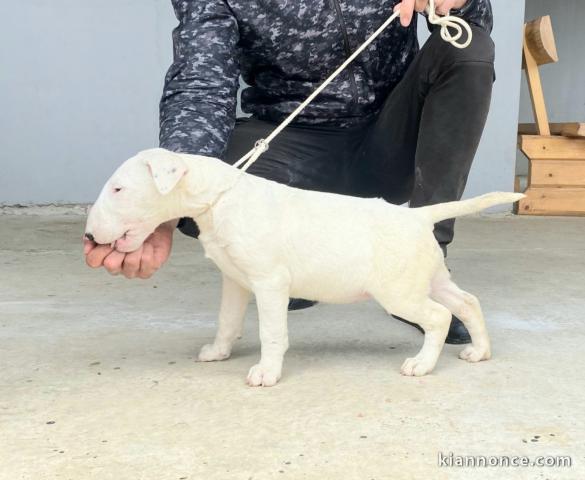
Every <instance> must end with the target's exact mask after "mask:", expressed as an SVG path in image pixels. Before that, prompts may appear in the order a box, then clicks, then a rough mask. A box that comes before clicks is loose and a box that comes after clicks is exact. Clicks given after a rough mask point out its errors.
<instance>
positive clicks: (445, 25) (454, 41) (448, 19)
mask: <svg viewBox="0 0 585 480" xmlns="http://www.w3.org/2000/svg"><path fill="white" fill-rule="evenodd" d="M426 11H427V14H428V20H429V23H431V24H432V25H437V26H440V27H441V38H442V39H443V40H445V42H447V43H450V44H451V45H453V46H454V47H456V48H467V47H468V46H469V44H470V43H471V40H472V37H473V33H472V31H471V27H470V26H469V24H468V23H467V22H466V21H465V20H463V19H461V18H459V17H452V16H451V15H446V16H444V17H441V16H439V15H437V14H436V11H435V0H429V5H428V7H427V10H426ZM399 16H400V10H396V11H395V12H394V13H393V14H392V15H391V16H390V18H388V20H386V21H385V22H384V23H383V24H382V25H381V26H380V27H379V28H378V29H377V30H376V31H375V32H374V33H373V34H372V35H371V36H370V37H369V38H368V39H367V40H366V41H365V42H364V43H363V44H362V45H361V46H360V47H359V48H358V49H357V50H356V51H355V52H353V54H351V55H350V56H349V57H348V58H347V60H345V62H343V63H342V64H341V66H340V67H339V68H338V69H337V70H335V71H334V72H333V73H332V74H331V75H330V76H329V77H328V78H327V79H326V80H325V81H324V82H323V83H322V84H321V85H320V86H319V87H318V88H317V89H316V90H315V91H314V92H313V93H312V94H311V95H309V96H308V97H307V99H306V100H305V101H304V102H303V103H301V104H300V105H299V106H298V107H297V108H296V109H295V110H294V111H293V112H292V113H291V114H290V115H289V116H288V117H286V118H285V119H284V121H283V122H282V123H281V124H280V125H278V126H277V127H276V128H275V129H274V130H273V131H272V133H270V135H268V136H267V137H266V138H261V139H260V140H258V141H257V142H256V144H255V146H254V148H253V149H252V150H250V151H249V152H248V153H246V155H244V156H243V157H242V158H240V159H239V160H238V161H237V162H236V163H235V164H234V167H236V168H238V167H240V166H241V165H242V164H243V167H242V171H243V172H245V171H246V170H247V169H248V168H250V166H251V165H252V164H253V163H254V162H255V161H256V160H258V158H259V157H260V155H262V154H263V153H264V152H265V151H266V150H268V147H269V146H270V142H272V140H274V139H275V138H276V136H277V135H278V134H279V133H280V132H282V131H283V130H284V129H285V128H286V127H287V126H288V125H289V124H290V123H291V122H292V121H293V120H294V119H295V118H296V117H297V116H299V114H300V113H301V112H302V111H303V110H304V109H305V108H306V107H307V106H308V105H309V104H310V103H311V102H312V101H313V100H315V98H316V97H317V95H319V94H320V93H321V92H322V91H323V90H325V88H327V86H328V85H329V84H330V83H331V82H332V81H333V80H335V78H336V77H337V76H338V75H339V74H340V73H341V72H343V71H344V70H345V69H346V68H347V66H348V65H349V64H350V63H351V62H353V61H354V60H355V59H356V58H357V57H358V56H359V54H360V53H362V52H363V51H364V50H365V49H366V48H368V46H369V45H370V44H371V43H372V42H373V41H374V40H375V39H376V38H378V36H379V35H380V34H381V33H382V32H383V31H384V30H386V28H387V27H388V25H390V24H391V23H392V22H393V21H394V20H395V19H396V18H397V17H399ZM449 28H451V29H453V30H454V33H453V34H452V33H451V32H450V31H449ZM464 33H467V39H466V41H465V42H459V40H460V39H461V37H462V36H463V34H464Z"/></svg>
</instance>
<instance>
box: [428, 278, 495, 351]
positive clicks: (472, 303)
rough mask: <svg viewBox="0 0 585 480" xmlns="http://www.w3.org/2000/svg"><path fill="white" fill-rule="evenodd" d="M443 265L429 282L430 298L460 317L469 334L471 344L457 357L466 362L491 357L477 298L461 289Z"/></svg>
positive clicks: (487, 336) (488, 340)
mask: <svg viewBox="0 0 585 480" xmlns="http://www.w3.org/2000/svg"><path fill="white" fill-rule="evenodd" d="M450 277H451V276H450V274H449V272H448V270H447V269H446V268H445V267H443V268H441V269H440V270H439V272H437V274H436V275H435V277H434V278H433V280H432V282H431V298H433V300H435V301H437V302H439V303H440V304H441V305H444V306H445V307H447V308H448V309H449V310H450V311H451V312H452V313H453V315H455V316H456V317H458V318H460V319H461V321H462V322H463V324H464V325H465V327H466V328H467V330H468V331H469V335H470V336H471V342H472V343H471V345H469V346H468V347H466V348H465V349H464V350H463V351H462V352H461V353H460V354H459V358H461V359H463V360H467V361H468V362H479V361H481V360H488V359H489V358H490V357H491V350H490V339H489V335H488V333H487V329H486V326H485V321H484V318H483V313H482V311H481V306H480V304H479V300H478V299H477V298H476V297H474V296H473V295H471V294H470V293H467V292H465V291H463V290H461V289H460V288H459V287H458V286H457V285H456V284H455V283H454V282H453V281H452V280H451V278H450Z"/></svg>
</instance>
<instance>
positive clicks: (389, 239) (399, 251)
mask: <svg viewBox="0 0 585 480" xmlns="http://www.w3.org/2000/svg"><path fill="white" fill-rule="evenodd" d="M522 197H523V195H522V194H515V193H491V194H488V195H484V196H481V197H478V198H474V199H471V200H466V201H461V202H451V203H444V204H439V205H433V206H429V207H423V208H412V209H409V208H404V207H399V206H395V205H392V204H389V203H387V202H385V201H383V200H381V199H362V198H354V197H349V196H343V195H336V194H331V193H321V192H313V191H305V190H300V189H297V188H291V187H287V186H285V185H281V184H278V183H276V182H272V181H268V180H265V179H262V178H259V177H255V176H253V175H249V174H246V173H243V172H241V171H239V170H237V169H235V168H234V167H232V166H230V165H227V164H225V163H223V162H221V161H220V160H218V159H216V158H209V157H203V156H197V155H184V154H176V153H172V152H169V151H167V150H162V149H154V150H147V151H144V152H141V153H139V154H138V155H137V156H135V157H133V158H131V159H130V160H128V161H126V162H125V163H124V164H123V165H122V166H120V168H118V170H117V171H116V172H115V173H114V175H113V176H112V177H111V178H110V180H109V181H108V182H107V183H106V185H105V187H104V188H103V190H102V192H101V193H100V195H99V198H98V200H97V202H96V203H95V205H94V206H93V207H92V209H91V211H90V214H89V218H88V221H87V227H86V233H88V234H90V235H92V236H93V238H94V239H95V241H96V242H97V243H100V244H112V245H113V246H114V247H115V248H116V249H117V250H119V251H120V252H131V251H134V250H136V249H138V248H139V247H140V245H141V244H142V243H143V241H144V240H145V239H146V238H147V237H148V236H149V235H150V234H151V233H152V232H153V231H154V230H155V228H157V227H158V226H159V225H160V224H162V223H164V222H167V221H169V220H172V219H175V218H180V217H192V218H194V219H195V221H196V222H197V225H198V226H199V229H200V231H201V234H200V236H199V239H200V240H201V243H202V245H203V247H204V249H205V253H206V256H207V257H208V258H211V259H212V260H213V261H214V262H215V263H216V265H217V266H218V267H219V268H220V270H221V271H222V273H223V293H222V299H221V308H220V313H219V328H218V331H217V335H216V337H215V341H214V342H213V343H212V344H210V345H205V346H204V347H203V348H202V349H201V352H200V353H199V359H200V360H202V361H214V360H224V359H226V358H228V357H229V356H230V354H231V350H232V346H233V344H234V342H235V340H236V339H237V338H238V337H239V336H240V334H241V331H242V325H243V319H244V314H245V311H246V307H247V305H248V301H249V297H250V293H251V292H253V293H254V294H255V296H256V302H257V305H258V315H259V319H260V341H261V347H262V348H261V358H260V362H259V363H258V364H257V365H254V366H253V367H252V368H251V369H250V372H249V374H248V377H247V382H248V384H249V385H252V386H259V385H263V386H272V385H274V384H276V383H277V382H278V380H279V379H280V377H281V372H282V363H283V357H284V353H285V352H286V350H287V349H288V331H287V305H288V300H289V297H296V298H306V299H309V300H318V301H320V302H324V303H349V302H356V301H360V300H365V299H369V298H374V299H375V300H376V301H378V302H379V303H380V305H382V307H383V308H384V309H385V310H386V311H387V312H388V313H392V314H394V315H398V316H400V317H402V318H406V319H408V320H410V321H411V322H415V323H417V324H419V325H420V326H421V327H422V328H423V329H424V331H425V338H424V344H423V347H422V349H421V351H420V352H419V353H418V354H417V355H416V356H415V357H413V358H409V359H407V360H406V361H405V362H404V364H403V365H402V369H401V372H402V374H404V375H415V376H420V375H425V374H427V373H429V372H430V371H431V370H432V369H433V368H434V366H435V364H436V363H437V359H438V357H439V354H440V352H441V349H442V347H443V344H444V342H445V338H446V335H447V332H448V329H449V324H450V321H451V314H454V315H456V316H457V317H459V318H460V319H461V320H462V321H463V323H464V324H465V326H466V327H467V329H468V330H469V333H470V335H471V339H472V344H471V345H469V346H467V347H466V348H465V349H464V350H463V351H462V352H461V354H460V355H459V356H460V358H462V359H464V360H467V361H469V362H479V361H481V360H487V359H489V358H490V341H489V337H488V333H487V331H486V327H485V324H484V319H483V315H482V312H481V308H480V305H479V302H478V300H477V299H476V298H475V297H474V296H473V295H471V294H469V293H467V292H464V291H462V290H461V289H459V288H458V287H457V285H455V284H454V283H453V281H452V280H451V279H450V275H449V271H448V270H447V268H446V266H445V261H444V258H443V253H442V251H441V248H440V247H439V245H438V243H437V241H436V240H435V237H434V235H433V228H434V224H435V223H437V222H439V221H441V220H445V219H448V218H454V217H457V216H461V215H467V214H471V213H475V212H478V211H480V210H482V209H485V208H488V207H491V206H494V205H498V204H503V203H510V202H515V201H518V200H519V199H521V198H522Z"/></svg>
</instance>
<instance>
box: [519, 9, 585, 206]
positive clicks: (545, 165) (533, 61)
mask: <svg viewBox="0 0 585 480" xmlns="http://www.w3.org/2000/svg"><path fill="white" fill-rule="evenodd" d="M523 51H524V55H523V69H524V70H525V71H526V77H527V79H528V89H529V91H530V98H531V100H532V109H533V112H534V117H535V119H536V123H535V124H520V125H519V130H518V134H519V135H518V147H519V148H520V150H521V151H522V152H523V153H524V155H526V156H527V157H528V160H529V171H528V183H527V188H526V191H525V192H524V193H525V194H526V198H525V199H523V200H521V201H520V202H519V204H518V206H517V213H518V214H519V215H585V123H552V124H550V123H549V121H548V114H547V110H546V104H545V101H544V93H543V90H542V82H541V79H540V72H539V70H538V67H539V66H540V65H545V64H547V63H556V62H558V60H559V58H558V55H557V49H556V44H555V39H554V34H553V29H552V24H551V20H550V17H549V16H546V17H541V18H539V19H537V20H534V21H532V22H529V23H527V24H526V25H525V27H524V47H523ZM516 191H520V181H519V178H518V177H517V178H516Z"/></svg>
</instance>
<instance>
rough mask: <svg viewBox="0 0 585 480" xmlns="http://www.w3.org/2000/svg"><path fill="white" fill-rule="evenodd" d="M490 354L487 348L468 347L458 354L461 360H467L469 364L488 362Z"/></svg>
mask: <svg viewBox="0 0 585 480" xmlns="http://www.w3.org/2000/svg"><path fill="white" fill-rule="evenodd" d="M491 356H492V354H491V352H490V349H489V347H484V348H479V347H475V346H473V345H469V346H467V347H465V349H463V351H462V352H461V353H460V354H459V358H460V359H461V360H467V361H468V362H471V363H476V362H481V361H482V360H489V359H490V358H491Z"/></svg>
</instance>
